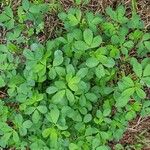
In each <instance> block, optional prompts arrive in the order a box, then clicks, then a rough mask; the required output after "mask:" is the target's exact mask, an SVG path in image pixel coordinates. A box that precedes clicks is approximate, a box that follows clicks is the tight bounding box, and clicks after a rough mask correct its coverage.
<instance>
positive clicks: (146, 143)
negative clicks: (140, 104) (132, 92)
mask: <svg viewBox="0 0 150 150" xmlns="http://www.w3.org/2000/svg"><path fill="white" fill-rule="evenodd" d="M119 143H121V144H122V145H124V146H127V145H133V144H135V143H138V144H142V145H143V149H142V150H150V117H147V118H141V117H137V118H136V119H135V120H133V121H132V122H130V124H129V127H128V129H127V131H126V132H125V134H124V136H123V138H122V139H121V140H120V142H119Z"/></svg>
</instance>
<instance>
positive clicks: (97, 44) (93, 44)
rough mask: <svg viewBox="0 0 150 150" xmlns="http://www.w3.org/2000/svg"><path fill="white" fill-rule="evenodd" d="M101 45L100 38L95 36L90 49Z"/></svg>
mask: <svg viewBox="0 0 150 150" xmlns="http://www.w3.org/2000/svg"><path fill="white" fill-rule="evenodd" d="M101 43H102V37H101V36H100V35H98V36H96V37H95V38H94V39H93V41H92V44H91V48H95V47H98V46H100V44H101Z"/></svg>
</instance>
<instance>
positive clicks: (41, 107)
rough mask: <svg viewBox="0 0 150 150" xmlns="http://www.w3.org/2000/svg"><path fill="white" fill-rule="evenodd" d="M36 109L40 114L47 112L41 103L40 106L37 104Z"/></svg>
mask: <svg viewBox="0 0 150 150" xmlns="http://www.w3.org/2000/svg"><path fill="white" fill-rule="evenodd" d="M37 109H38V111H39V112H40V113H42V114H45V113H47V111H48V110H47V107H46V106H44V105H43V106H42V105H40V106H38V107H37Z"/></svg>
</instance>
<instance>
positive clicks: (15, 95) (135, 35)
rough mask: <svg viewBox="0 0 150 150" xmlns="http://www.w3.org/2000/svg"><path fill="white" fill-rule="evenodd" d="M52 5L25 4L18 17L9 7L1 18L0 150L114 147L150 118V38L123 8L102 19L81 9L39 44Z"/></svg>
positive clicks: (100, 149)
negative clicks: (134, 122)
mask: <svg viewBox="0 0 150 150" xmlns="http://www.w3.org/2000/svg"><path fill="white" fill-rule="evenodd" d="M80 3H81V2H80V0H79V1H78V0H77V1H76V4H77V5H79V4H80ZM85 3H87V1H85ZM50 8H51V5H48V4H46V3H43V2H42V1H40V2H39V3H37V2H36V1H34V3H31V2H29V1H28V0H23V1H22V4H21V6H19V7H18V9H17V12H15V13H17V15H16V16H17V17H16V16H14V12H13V10H12V8H11V6H6V7H4V9H3V11H2V12H1V14H0V26H1V27H2V28H3V29H5V30H6V31H7V32H6V38H5V39H4V42H3V43H2V44H0V92H1V99H0V148H2V149H5V148H14V149H18V150H20V149H21V150H24V149H31V150H67V149H69V150H110V149H112V148H111V147H110V143H111V142H112V141H113V142H114V141H115V142H117V141H119V140H120V139H121V138H122V136H123V134H124V132H125V131H126V129H127V127H128V124H129V122H130V121H131V120H133V119H135V118H136V116H141V117H145V116H149V115H150V99H149V96H148V95H147V92H146V91H147V90H149V87H150V58H149V57H148V56H149V52H150V33H149V32H147V31H146V30H145V28H144V23H143V21H142V20H141V18H140V17H139V15H137V14H136V11H135V10H134V11H133V13H132V16H131V17H130V18H128V17H126V15H125V13H126V9H125V7H124V6H123V5H119V6H118V7H117V8H116V9H115V10H114V9H112V8H111V7H107V8H106V10H105V14H104V15H102V14H98V13H96V14H94V13H93V12H91V11H88V10H86V11H82V10H81V9H80V8H79V7H78V6H77V7H74V8H70V9H69V10H67V11H62V12H60V13H59V14H58V17H59V19H60V21H61V22H62V24H61V25H62V26H63V29H62V28H61V29H60V31H59V30H58V31H57V32H58V36H57V37H56V38H55V39H50V40H47V41H44V42H42V43H40V42H39V39H38V38H37V35H39V34H40V33H41V32H42V31H43V30H44V15H45V14H46V13H47V12H48V11H49V10H50ZM133 52H134V53H135V55H131V53H133ZM114 149H116V150H119V149H120V150H121V149H123V147H122V146H121V145H120V144H116V145H115V146H114Z"/></svg>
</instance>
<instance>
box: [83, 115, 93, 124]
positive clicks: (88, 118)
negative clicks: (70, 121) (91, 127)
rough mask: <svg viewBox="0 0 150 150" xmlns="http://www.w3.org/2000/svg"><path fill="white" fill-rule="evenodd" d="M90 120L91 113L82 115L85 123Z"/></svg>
mask: <svg viewBox="0 0 150 150" xmlns="http://www.w3.org/2000/svg"><path fill="white" fill-rule="evenodd" d="M91 120H92V115H91V114H86V115H85V116H84V119H83V121H84V122H85V123H88V122H90V121H91Z"/></svg>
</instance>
